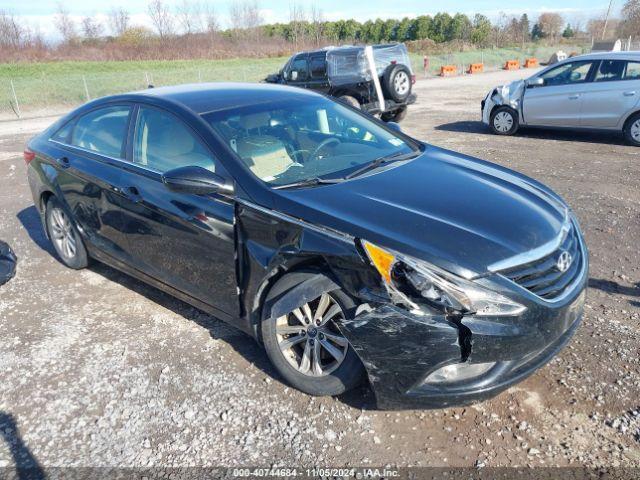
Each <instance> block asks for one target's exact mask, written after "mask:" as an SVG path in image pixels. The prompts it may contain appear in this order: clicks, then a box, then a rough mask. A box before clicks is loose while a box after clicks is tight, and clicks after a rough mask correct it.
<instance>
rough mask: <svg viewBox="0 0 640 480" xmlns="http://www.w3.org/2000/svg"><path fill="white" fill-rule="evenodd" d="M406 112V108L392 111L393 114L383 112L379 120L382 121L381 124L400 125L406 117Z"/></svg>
mask: <svg viewBox="0 0 640 480" xmlns="http://www.w3.org/2000/svg"><path fill="white" fill-rule="evenodd" d="M408 110H409V109H408V108H407V107H400V108H399V109H397V110H394V111H393V112H384V113H383V114H382V115H380V118H381V119H382V121H383V122H396V123H400V122H401V121H402V120H404V119H405V117H406V116H407V111H408Z"/></svg>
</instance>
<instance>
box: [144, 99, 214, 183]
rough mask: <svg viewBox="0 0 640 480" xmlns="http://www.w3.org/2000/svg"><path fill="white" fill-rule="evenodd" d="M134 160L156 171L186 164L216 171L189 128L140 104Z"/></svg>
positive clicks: (209, 155) (205, 150)
mask: <svg viewBox="0 0 640 480" xmlns="http://www.w3.org/2000/svg"><path fill="white" fill-rule="evenodd" d="M133 162H134V163H136V164H138V165H142V166H144V167H146V168H150V169H152V170H156V171H158V172H166V171H168V170H171V169H174V168H178V167H187V166H197V167H203V168H206V169H207V170H210V171H212V172H215V171H216V162H215V160H214V159H213V157H212V156H211V154H210V153H209V151H208V150H207V149H206V148H205V147H204V145H202V143H201V142H200V140H199V139H198V138H196V136H195V134H194V133H193V132H192V131H191V130H190V129H189V127H187V126H186V125H185V124H184V123H183V122H182V121H181V120H179V119H178V118H176V117H175V116H173V115H172V114H170V113H168V112H164V111H162V110H157V109H155V108H146V107H140V110H139V113H138V118H137V121H136V129H135V134H134V142H133ZM216 173H220V172H219V171H218V172H216Z"/></svg>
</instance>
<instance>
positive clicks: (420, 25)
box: [415, 15, 433, 40]
mask: <svg viewBox="0 0 640 480" xmlns="http://www.w3.org/2000/svg"><path fill="white" fill-rule="evenodd" d="M415 24H416V39H418V40H424V39H425V38H430V37H431V27H432V24H433V20H432V19H431V17H430V16H429V15H420V16H419V17H418V18H416V20H415Z"/></svg>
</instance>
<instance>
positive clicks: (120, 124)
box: [58, 106, 131, 158]
mask: <svg viewBox="0 0 640 480" xmlns="http://www.w3.org/2000/svg"><path fill="white" fill-rule="evenodd" d="M130 111H131V108H130V107H125V106H118V107H106V108H99V109H97V110H93V111H91V112H89V113H87V114H86V115H83V116H82V117H80V118H79V119H78V120H77V121H76V123H75V126H74V127H73V131H72V132H71V138H70V140H69V143H70V144H71V145H73V146H76V147H80V148H84V149H86V150H91V151H92V152H96V153H100V154H102V155H107V156H109V157H114V158H123V146H124V143H125V139H126V138H127V127H128V125H129V113H130ZM58 133H61V132H58Z"/></svg>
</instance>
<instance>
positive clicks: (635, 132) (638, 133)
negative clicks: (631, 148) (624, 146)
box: [624, 113, 640, 147]
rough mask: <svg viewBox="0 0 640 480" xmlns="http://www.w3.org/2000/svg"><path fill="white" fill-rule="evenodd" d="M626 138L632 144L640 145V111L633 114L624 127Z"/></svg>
mask: <svg viewBox="0 0 640 480" xmlns="http://www.w3.org/2000/svg"><path fill="white" fill-rule="evenodd" d="M624 138H625V139H626V140H627V142H629V143H630V144H631V145H635V146H636V147H640V113H636V114H635V115H632V116H631V118H629V120H627V123H626V124H625V127H624Z"/></svg>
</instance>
